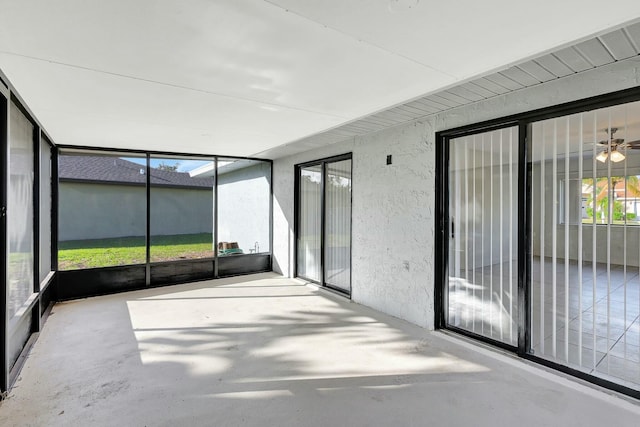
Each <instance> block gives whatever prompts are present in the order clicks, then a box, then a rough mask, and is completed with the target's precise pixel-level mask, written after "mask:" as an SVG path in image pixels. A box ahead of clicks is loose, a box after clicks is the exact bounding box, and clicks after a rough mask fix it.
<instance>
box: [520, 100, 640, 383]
mask: <svg viewBox="0 0 640 427" xmlns="http://www.w3.org/2000/svg"><path fill="white" fill-rule="evenodd" d="M638 117H640V103H637V102H636V103H630V104H624V105H618V106H614V107H608V108H603V109H598V110H593V111H589V112H583V113H579V114H573V115H569V116H564V117H559V118H554V119H549V120H544V121H540V122H536V123H533V124H532V128H531V134H532V147H531V148H532V150H531V153H532V167H531V176H532V186H531V189H532V194H531V196H532V212H531V215H532V217H531V220H532V247H531V265H532V271H531V292H532V294H531V313H532V321H531V337H532V351H533V352H534V354H536V355H538V356H540V357H543V358H547V359H550V360H553V361H555V362H557V363H561V364H565V365H568V366H571V367H574V368H576V369H579V370H582V371H585V372H587V373H590V374H592V375H596V376H600V377H604V378H607V379H612V378H613V379H614V380H615V381H618V382H622V383H624V384H626V385H631V386H632V387H636V388H637V387H638V385H640V323H639V322H640V318H639V317H638V316H639V315H640V279H639V277H640V276H639V274H640V250H639V242H640V222H639V221H638V214H640V186H639V182H638V180H639V176H640V149H637V148H640V142H637V143H636V142H635V141H639V140H640V126H639V123H638V119H637V118H638ZM620 380H621V381H620Z"/></svg>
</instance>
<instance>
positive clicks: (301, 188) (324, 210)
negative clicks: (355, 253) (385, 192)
mask: <svg viewBox="0 0 640 427" xmlns="http://www.w3.org/2000/svg"><path fill="white" fill-rule="evenodd" d="M296 179H297V188H298V196H297V203H298V205H297V212H298V218H297V254H296V256H297V261H296V265H297V275H298V276H299V277H302V278H305V279H308V280H311V281H314V282H317V283H320V284H321V285H323V286H326V287H329V288H332V289H335V290H337V291H340V292H343V293H346V294H349V293H350V292H351V157H350V156H341V157H339V158H332V159H327V160H322V161H318V162H314V163H312V164H306V165H301V166H299V167H298V169H297V177H296Z"/></svg>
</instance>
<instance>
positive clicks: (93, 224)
mask: <svg viewBox="0 0 640 427" xmlns="http://www.w3.org/2000/svg"><path fill="white" fill-rule="evenodd" d="M58 159H59V166H58V173H59V187H58V188H59V205H58V215H59V225H58V227H59V228H58V238H59V242H58V249H59V251H58V262H59V268H60V270H73V269H82V268H93V267H109V266H118V265H129V264H142V263H144V262H145V261H146V246H145V234H146V229H147V227H146V219H147V215H146V212H147V202H146V182H147V178H146V172H145V171H146V166H145V165H146V159H145V158H140V157H131V154H126V155H125V154H123V155H118V154H115V153H109V154H106V153H105V154H103V153H98V152H91V153H90V154H86V153H81V152H71V151H68V152H65V153H62V155H60V156H59V158H58Z"/></svg>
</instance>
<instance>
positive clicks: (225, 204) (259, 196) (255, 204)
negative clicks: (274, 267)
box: [218, 158, 271, 256]
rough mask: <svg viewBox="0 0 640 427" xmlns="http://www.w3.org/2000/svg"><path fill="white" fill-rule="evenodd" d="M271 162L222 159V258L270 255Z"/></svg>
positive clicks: (219, 187)
mask: <svg viewBox="0 0 640 427" xmlns="http://www.w3.org/2000/svg"><path fill="white" fill-rule="evenodd" d="M270 206H271V163H269V162H263V161H260V160H237V159H222V158H221V159H218V256H230V255H243V254H258V253H268V252H270V251H271V248H270V243H269V236H270V231H269V230H270V227H269V222H270V209H271V208H270Z"/></svg>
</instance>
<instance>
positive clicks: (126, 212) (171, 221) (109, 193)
mask: <svg viewBox="0 0 640 427" xmlns="http://www.w3.org/2000/svg"><path fill="white" fill-rule="evenodd" d="M145 199H146V190H145V188H144V187H140V186H125V185H109V184H93V183H78V182H65V181H61V182H60V193H59V218H60V224H59V239H60V240H61V241H65V240H84V239H103V238H110V237H127V236H144V234H145V232H146V224H145V222H146V202H145ZM151 211H152V212H159V213H160V214H159V215H152V230H151V231H152V233H153V234H158V233H155V232H154V230H161V234H163V235H168V234H191V233H211V232H212V229H213V226H212V225H213V191H212V190H206V189H205V190H194V189H183V188H158V187H154V188H153V189H152V199H151Z"/></svg>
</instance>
